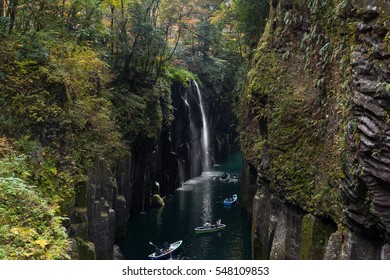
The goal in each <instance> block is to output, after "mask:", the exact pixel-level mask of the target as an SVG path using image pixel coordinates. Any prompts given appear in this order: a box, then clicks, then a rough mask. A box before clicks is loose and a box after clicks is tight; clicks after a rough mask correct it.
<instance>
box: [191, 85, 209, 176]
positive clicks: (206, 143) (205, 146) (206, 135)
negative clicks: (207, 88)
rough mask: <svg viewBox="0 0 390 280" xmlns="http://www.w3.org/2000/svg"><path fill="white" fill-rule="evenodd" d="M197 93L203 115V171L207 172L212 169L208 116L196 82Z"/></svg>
mask: <svg viewBox="0 0 390 280" xmlns="http://www.w3.org/2000/svg"><path fill="white" fill-rule="evenodd" d="M194 84H195V88H196V93H197V94H198V99H199V107H200V112H201V114H202V125H203V128H202V141H201V146H202V171H207V170H209V169H210V160H209V130H208V125H207V119H206V114H205V110H204V106H203V100H202V94H201V93H200V89H199V85H198V83H197V82H196V81H194Z"/></svg>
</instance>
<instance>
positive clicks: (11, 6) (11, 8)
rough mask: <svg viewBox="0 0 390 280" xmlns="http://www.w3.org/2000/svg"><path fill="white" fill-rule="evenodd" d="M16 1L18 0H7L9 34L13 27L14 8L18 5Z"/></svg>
mask: <svg viewBox="0 0 390 280" xmlns="http://www.w3.org/2000/svg"><path fill="white" fill-rule="evenodd" d="M3 1H4V0H3ZM18 2H19V0H10V2H9V6H8V12H7V14H8V15H9V33H10V34H11V33H12V30H13V29H14V27H15V18H16V8H17V6H18Z"/></svg>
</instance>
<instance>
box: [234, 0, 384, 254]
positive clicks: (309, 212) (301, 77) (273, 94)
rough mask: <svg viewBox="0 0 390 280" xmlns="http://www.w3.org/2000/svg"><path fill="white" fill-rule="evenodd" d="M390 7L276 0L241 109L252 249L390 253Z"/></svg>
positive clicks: (261, 251)
mask: <svg viewBox="0 0 390 280" xmlns="http://www.w3.org/2000/svg"><path fill="white" fill-rule="evenodd" d="M366 2H367V3H366ZM368 2H370V3H368ZM389 13H390V4H389V3H388V1H352V0H350V1H336V0H334V1H331V0H327V1H317V0H310V1H299V0H280V1H271V12H270V16H269V19H268V23H267V27H266V30H265V32H264V34H263V37H262V39H261V40H260V42H259V45H258V48H257V49H256V50H255V52H254V55H253V59H252V61H251V65H250V69H249V72H248V75H247V79H246V86H245V88H244V90H243V92H242V94H241V109H240V133H241V134H240V141H241V146H242V151H243V154H244V157H245V159H246V161H247V163H248V167H244V168H245V169H246V170H245V172H244V173H243V174H244V177H245V178H244V182H245V184H243V192H244V194H243V195H244V196H245V197H246V198H247V199H246V201H245V202H246V205H247V211H248V213H252V212H253V216H252V217H253V232H252V234H253V255H254V257H255V258H271V259H284V258H287V259H299V258H307V259H313V258H314V259H322V258H328V259H375V258H388V246H389V245H388V243H389V242H390V238H389V233H390V220H389V219H390V208H389V207H390V196H389V190H388V188H389V184H390V169H389V167H388V166H389V162H390V153H389V152H390V149H389V148H390V137H389V136H390V123H389V116H390V86H389V82H390V71H389V61H390V48H389V38H390V37H389V36H390V35H389V32H388V31H389V29H390V27H389V26H390V25H389V24H390V22H389ZM253 193H255V195H254V196H253ZM253 197H254V198H253ZM252 199H253V204H252ZM252 205H253V207H252Z"/></svg>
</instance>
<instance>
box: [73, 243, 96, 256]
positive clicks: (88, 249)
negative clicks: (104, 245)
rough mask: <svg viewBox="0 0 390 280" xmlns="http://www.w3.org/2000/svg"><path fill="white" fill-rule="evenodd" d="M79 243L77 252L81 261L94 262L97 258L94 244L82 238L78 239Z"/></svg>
mask: <svg viewBox="0 0 390 280" xmlns="http://www.w3.org/2000/svg"><path fill="white" fill-rule="evenodd" d="M76 242H77V252H78V254H79V255H78V259H79V260H94V259H96V256H95V246H94V244H93V243H92V242H89V241H85V240H83V239H80V238H76Z"/></svg>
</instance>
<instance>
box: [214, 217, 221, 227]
mask: <svg viewBox="0 0 390 280" xmlns="http://www.w3.org/2000/svg"><path fill="white" fill-rule="evenodd" d="M215 224H216V225H217V227H219V226H221V219H218V220H217V221H216V222H215Z"/></svg>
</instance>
